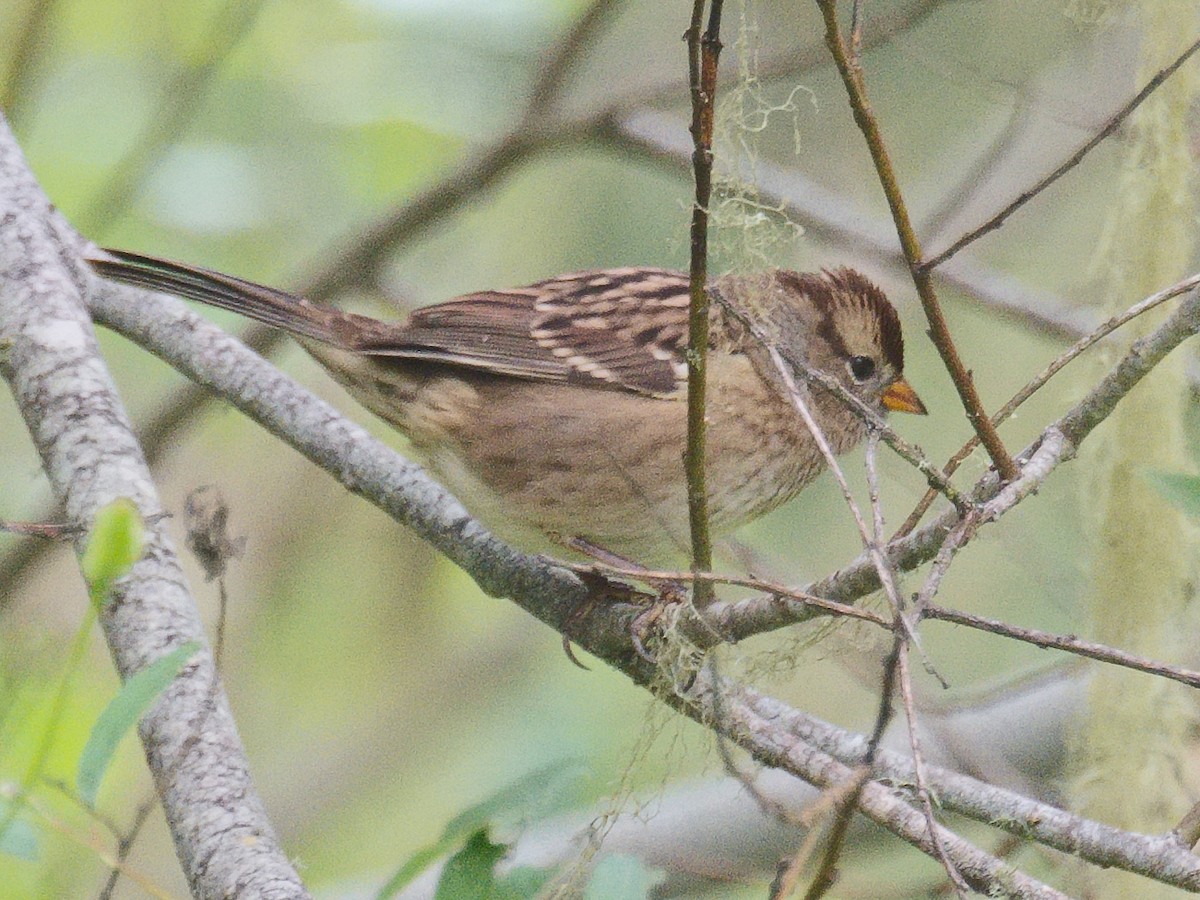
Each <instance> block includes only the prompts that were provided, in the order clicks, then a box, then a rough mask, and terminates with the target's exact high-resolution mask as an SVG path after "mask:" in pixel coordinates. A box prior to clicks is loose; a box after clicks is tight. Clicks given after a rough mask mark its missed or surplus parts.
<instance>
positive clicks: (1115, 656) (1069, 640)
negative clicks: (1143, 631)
mask: <svg viewBox="0 0 1200 900" xmlns="http://www.w3.org/2000/svg"><path fill="white" fill-rule="evenodd" d="M921 618H922V619H933V620H934V621H939V622H950V623H951V624H954V625H965V626H966V627H968V628H975V629H978V630H979V631H986V632H988V633H989V634H998V635H1001V636H1002V637H1006V638H1012V639H1013V640H1016V641H1023V642H1024V643H1027V644H1033V645H1034V646H1035V647H1044V648H1047V649H1051V650H1063V651H1065V652H1067V653H1074V654H1075V655H1076V656H1084V657H1087V658H1088V659H1094V660H1097V661H1099V662H1105V663H1110V664H1112V665H1114V666H1121V667H1123V668H1126V669H1134V670H1135V671H1138V672H1145V673H1147V674H1149V675H1158V676H1159V677H1161V678H1168V679H1170V680H1171V681H1178V682H1179V683H1180V684H1186V685H1188V686H1189V687H1194V688H1200V672H1197V671H1195V670H1193V669H1185V668H1183V667H1182V666H1172V665H1169V664H1167V663H1161V662H1158V661H1156V660H1153V659H1147V658H1145V657H1143V656H1137V655H1135V654H1133V653H1126V652H1125V651H1124V650H1118V649H1116V648H1115V647H1109V646H1107V645H1105V644H1097V643H1095V642H1094V641H1085V640H1082V639H1081V638H1077V637H1075V636H1074V635H1062V634H1052V633H1050V632H1048V631H1040V630H1038V629H1036V628H1022V627H1020V626H1018V625H1009V624H1008V623H1007V622H999V621H997V620H995V619H988V618H985V617H984V616H977V615H974V614H972V613H967V612H962V611H961V610H957V609H947V608H946V607H944V606H936V605H933V604H930V605H928V606H926V607H925V608H924V609H923V610H921Z"/></svg>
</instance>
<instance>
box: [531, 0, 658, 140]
mask: <svg viewBox="0 0 1200 900" xmlns="http://www.w3.org/2000/svg"><path fill="white" fill-rule="evenodd" d="M623 5H624V0H592V2H591V3H590V4H589V5H588V7H587V9H585V10H584V11H583V12H582V13H580V15H579V16H578V18H576V19H575V22H574V23H573V24H572V25H571V27H570V28H569V29H568V30H567V32H566V34H564V35H563V36H562V37H561V38H560V39H559V40H558V41H556V42H555V44H554V46H553V48H552V49H551V51H550V53H549V55H548V56H546V58H545V59H544V61H543V63H542V66H541V72H540V74H539V75H538V77H537V80H536V81H535V82H534V85H533V90H532V91H530V93H529V102H528V103H527V104H526V106H525V116H524V118H526V119H533V118H534V117H535V116H537V117H546V116H549V115H551V114H552V113H553V112H554V107H555V106H556V105H557V103H558V101H559V99H560V98H561V97H562V94H563V88H564V87H565V85H566V81H567V77H568V76H569V75H570V73H571V66H572V65H573V64H574V63H575V60H576V59H578V58H579V56H580V54H582V53H583V52H584V51H585V50H588V49H590V48H591V46H592V42H593V39H594V38H595V37H596V35H597V34H599V33H600V32H602V31H603V30H604V29H605V28H606V27H607V26H608V24H609V23H610V22H611V21H612V19H613V17H614V16H615V15H616V14H617V13H618V12H620V10H621V7H622V6H623ZM674 96H676V97H677V96H679V91H678V88H676V91H675V94H674Z"/></svg>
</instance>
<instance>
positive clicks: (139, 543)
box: [80, 497, 146, 607]
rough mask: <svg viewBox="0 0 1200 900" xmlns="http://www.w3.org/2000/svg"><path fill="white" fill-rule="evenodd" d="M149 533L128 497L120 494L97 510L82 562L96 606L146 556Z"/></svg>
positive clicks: (105, 598) (106, 598)
mask: <svg viewBox="0 0 1200 900" xmlns="http://www.w3.org/2000/svg"><path fill="white" fill-rule="evenodd" d="M145 534H146V528H145V524H144V523H143V522H142V515H141V513H139V512H138V508H137V507H136V506H135V505H134V503H133V501H132V500H130V499H128V498H127V497H118V498H117V499H116V500H114V501H113V502H112V503H109V504H108V505H107V506H103V507H101V508H100V509H99V510H97V512H96V520H95V522H93V524H92V533H91V534H90V535H88V542H87V547H86V549H84V551H83V559H82V561H81V563H80V565H81V566H82V568H83V577H84V578H86V579H87V583H88V592H89V594H90V595H91V598H92V603H93V604H94V605H95V606H96V607H102V606H103V605H104V604H105V603H106V602H107V600H108V594H109V591H111V590H112V585H113V582H114V581H116V580H117V579H118V578H120V577H121V576H122V575H124V574H126V573H127V572H128V571H129V570H130V569H132V568H133V564H134V563H136V562H137V561H138V560H139V559H141V558H142V550H143V548H144V545H145Z"/></svg>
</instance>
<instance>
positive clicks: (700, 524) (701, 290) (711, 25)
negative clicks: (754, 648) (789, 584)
mask: <svg viewBox="0 0 1200 900" xmlns="http://www.w3.org/2000/svg"><path fill="white" fill-rule="evenodd" d="M722 5H723V0H712V6H711V7H710V9H709V18H708V27H707V28H706V29H705V30H704V32H703V33H701V30H700V29H701V26H702V25H703V22H704V7H705V0H694V4H693V6H692V24H691V26H690V27H689V28H688V30H687V35H686V37H687V46H688V87H689V88H690V91H691V98H692V126H691V132H692V148H693V149H692V177H693V179H694V180H695V185H696V195H695V202H694V203H693V204H692V225H691V262H690V265H689V268H688V280H689V285H688V289H689V292H690V294H691V303H690V306H689V309H688V348H687V367H688V389H687V450H686V452H685V453H684V469H685V470H686V473H687V498H688V524H689V527H690V533H691V542H692V569H693V570H694V571H696V572H707V571H709V570H710V569H712V536H711V535H710V533H709V523H708V479H707V473H706V471H705V462H704V454H705V396H706V393H707V379H708V312H709V298H708V202H709V198H710V196H711V194H712V164H713V157H712V141H713V116H714V111H715V109H716V100H717V60H718V59H719V58H720V55H721V8H722ZM712 600H713V594H712V586H711V584H710V583H709V582H704V581H698V582H696V585H695V596H694V597H693V601H694V602H695V604H696V607H697V608H698V609H701V610H703V609H704V608H705V607H707V606H708V605H709V604H710V603H711V602H712Z"/></svg>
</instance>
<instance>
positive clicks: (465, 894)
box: [433, 828, 508, 900]
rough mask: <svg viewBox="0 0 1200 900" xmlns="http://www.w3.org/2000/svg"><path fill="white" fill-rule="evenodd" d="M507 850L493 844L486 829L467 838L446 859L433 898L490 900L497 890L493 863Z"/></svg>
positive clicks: (501, 845)
mask: <svg viewBox="0 0 1200 900" xmlns="http://www.w3.org/2000/svg"><path fill="white" fill-rule="evenodd" d="M507 852H508V846H507V845H506V844H494V843H492V839H491V838H489V837H488V832H487V829H486V828H480V829H479V830H478V831H476V832H474V833H473V834H472V835H471V836H470V837H468V838H467V843H466V844H465V845H464V846H463V848H462V849H461V850H459V851H458V852H457V853H455V854H454V855H453V856H452V857H450V859H449V860H448V861H447V862H446V867H445V868H444V869H442V877H441V878H440V879H438V886H437V891H436V892H435V893H434V895H433V900H491V898H493V897H494V896H495V892H496V873H495V872H494V871H493V870H494V869H495V868H496V863H498V862H500V860H502V859H504V854H505V853H507Z"/></svg>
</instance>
